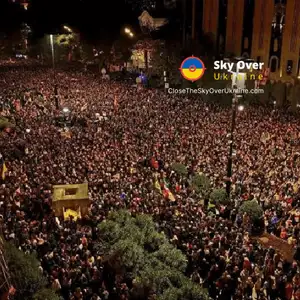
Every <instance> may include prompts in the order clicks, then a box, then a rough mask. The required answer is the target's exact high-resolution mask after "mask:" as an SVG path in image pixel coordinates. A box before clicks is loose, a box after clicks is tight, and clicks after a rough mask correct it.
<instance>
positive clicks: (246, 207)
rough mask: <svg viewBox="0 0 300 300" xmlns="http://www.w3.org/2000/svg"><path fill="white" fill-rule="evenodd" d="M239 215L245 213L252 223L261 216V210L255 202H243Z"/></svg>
mask: <svg viewBox="0 0 300 300" xmlns="http://www.w3.org/2000/svg"><path fill="white" fill-rule="evenodd" d="M239 212H240V213H242V214H243V213H247V214H248V215H249V217H250V218H251V220H252V221H254V222H255V221H257V220H259V219H261V218H262V216H263V213H264V211H263V209H262V207H261V206H260V205H259V204H258V202H257V201H256V200H251V201H245V202H244V203H243V204H242V205H241V206H240V209H239Z"/></svg>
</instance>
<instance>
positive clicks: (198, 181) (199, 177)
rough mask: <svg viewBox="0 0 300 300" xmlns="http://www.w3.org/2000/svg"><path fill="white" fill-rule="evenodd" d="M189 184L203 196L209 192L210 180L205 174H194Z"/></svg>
mask: <svg viewBox="0 0 300 300" xmlns="http://www.w3.org/2000/svg"><path fill="white" fill-rule="evenodd" d="M191 186H192V188H193V189H194V190H195V191H196V192H197V193H201V194H202V195H204V196H205V195H207V194H208V193H209V189H210V181H209V179H208V178H207V177H206V176H205V175H203V174H196V175H195V176H193V178H192V180H191Z"/></svg>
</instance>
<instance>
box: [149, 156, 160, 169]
mask: <svg viewBox="0 0 300 300" xmlns="http://www.w3.org/2000/svg"><path fill="white" fill-rule="evenodd" d="M150 164H151V167H152V168H154V169H158V167H159V164H158V161H157V160H156V159H155V157H152V158H151V161H150Z"/></svg>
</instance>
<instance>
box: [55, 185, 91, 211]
mask: <svg viewBox="0 0 300 300" xmlns="http://www.w3.org/2000/svg"><path fill="white" fill-rule="evenodd" d="M89 206H90V200H89V193H88V184H87V183H83V184H68V185H54V186H53V194H52V208H53V209H54V211H55V215H56V216H57V217H65V214H66V212H72V211H74V212H76V213H77V214H78V215H79V217H81V216H84V215H86V214H87V213H88V208H89ZM78 212H79V213H78Z"/></svg>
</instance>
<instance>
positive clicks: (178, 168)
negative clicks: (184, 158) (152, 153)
mask: <svg viewBox="0 0 300 300" xmlns="http://www.w3.org/2000/svg"><path fill="white" fill-rule="evenodd" d="M171 168H172V170H173V171H175V172H176V173H177V174H179V175H181V176H186V175H187V174H188V170H187V167H186V166H185V165H183V164H180V163H174V164H173V165H172V166H171Z"/></svg>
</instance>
